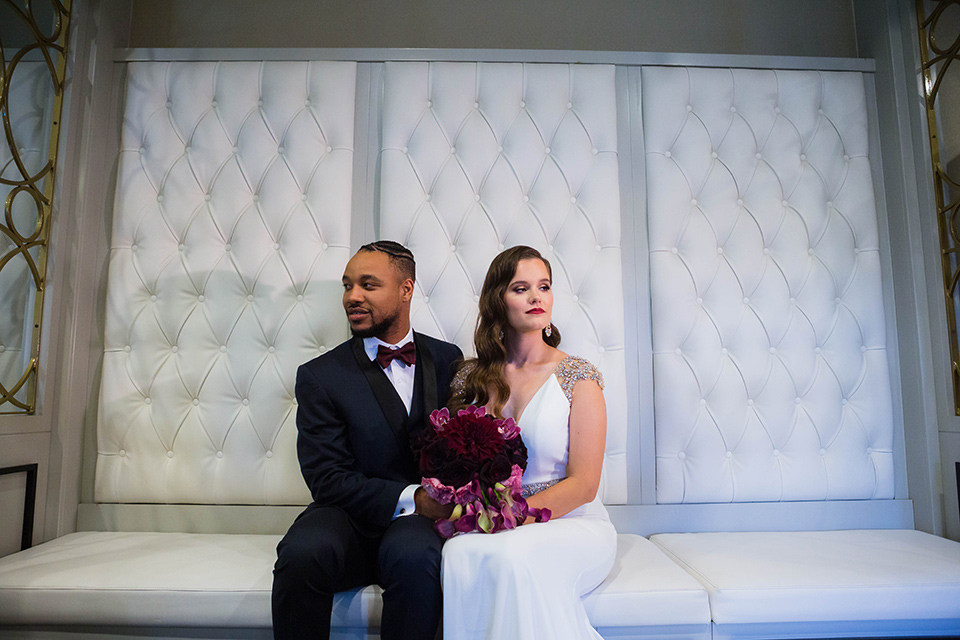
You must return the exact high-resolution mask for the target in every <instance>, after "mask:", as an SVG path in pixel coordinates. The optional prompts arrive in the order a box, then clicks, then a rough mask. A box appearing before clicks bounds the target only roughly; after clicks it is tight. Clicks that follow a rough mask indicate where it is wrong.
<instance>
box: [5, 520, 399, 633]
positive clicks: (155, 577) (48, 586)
mask: <svg viewBox="0 0 960 640" xmlns="http://www.w3.org/2000/svg"><path fill="white" fill-rule="evenodd" d="M280 538H281V536H278V535H227V534H189V533H114V532H96V533H94V532H87V533H74V534H70V535H67V536H64V537H62V538H58V539H57V540H54V541H52V542H47V543H45V544H42V545H40V546H37V547H34V548H32V549H28V550H27V551H24V552H21V553H17V554H14V555H12V556H7V557H5V558H2V559H0V624H5V625H11V624H24V625H35V624H48V625H85V624H97V625H132V626H137V625H147V626H155V625H159V626H165V625H170V626H199V627H269V626H270V590H271V586H272V584H273V573H272V571H273V563H274V562H275V561H276V557H277V554H276V547H277V543H278V542H279V541H280ZM379 593H380V590H379V588H377V587H368V588H366V589H357V590H353V591H347V592H344V593H340V594H337V596H336V598H335V599H334V605H333V616H332V621H331V622H332V625H333V626H335V627H356V626H368V625H369V626H374V627H377V626H379V624H380V598H379Z"/></svg>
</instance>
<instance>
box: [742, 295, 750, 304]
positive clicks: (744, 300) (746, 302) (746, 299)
mask: <svg viewBox="0 0 960 640" xmlns="http://www.w3.org/2000/svg"><path fill="white" fill-rule="evenodd" d="M743 304H750V298H748V297H747V296H744V297H743Z"/></svg>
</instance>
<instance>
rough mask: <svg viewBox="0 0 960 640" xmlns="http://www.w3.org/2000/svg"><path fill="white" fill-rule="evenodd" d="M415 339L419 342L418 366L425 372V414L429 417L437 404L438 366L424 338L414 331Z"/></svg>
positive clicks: (436, 407)
mask: <svg viewBox="0 0 960 640" xmlns="http://www.w3.org/2000/svg"><path fill="white" fill-rule="evenodd" d="M413 341H414V342H415V343H416V344H417V367H418V368H419V367H422V369H421V371H422V372H423V416H424V418H426V417H428V416H429V415H430V413H431V412H432V411H433V410H434V409H439V408H440V407H438V406H437V403H438V402H439V399H438V397H437V367H436V365H435V364H434V362H433V354H432V353H430V350H429V349H427V345H425V344H424V340H423V339H421V338H420V336H419V334H417V333H416V332H414V334H413Z"/></svg>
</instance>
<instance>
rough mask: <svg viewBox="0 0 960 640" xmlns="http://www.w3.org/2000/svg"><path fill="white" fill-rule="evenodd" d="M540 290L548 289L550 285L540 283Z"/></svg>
mask: <svg viewBox="0 0 960 640" xmlns="http://www.w3.org/2000/svg"><path fill="white" fill-rule="evenodd" d="M540 291H550V285H549V284H542V285H540Z"/></svg>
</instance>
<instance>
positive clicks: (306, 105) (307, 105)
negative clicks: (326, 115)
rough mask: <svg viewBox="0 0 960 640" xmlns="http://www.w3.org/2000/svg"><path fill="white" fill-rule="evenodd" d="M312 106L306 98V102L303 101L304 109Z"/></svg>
mask: <svg viewBox="0 0 960 640" xmlns="http://www.w3.org/2000/svg"><path fill="white" fill-rule="evenodd" d="M312 104H313V103H312V102H310V98H307V99H306V100H304V101H303V106H305V107H309V106H311V105H312Z"/></svg>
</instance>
